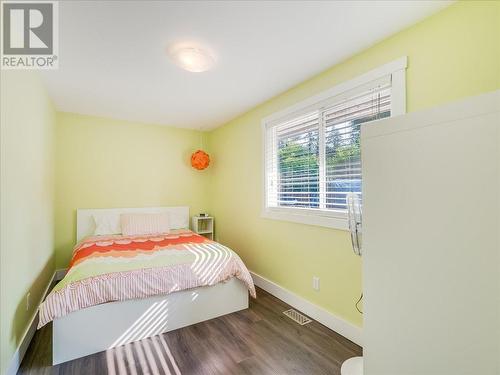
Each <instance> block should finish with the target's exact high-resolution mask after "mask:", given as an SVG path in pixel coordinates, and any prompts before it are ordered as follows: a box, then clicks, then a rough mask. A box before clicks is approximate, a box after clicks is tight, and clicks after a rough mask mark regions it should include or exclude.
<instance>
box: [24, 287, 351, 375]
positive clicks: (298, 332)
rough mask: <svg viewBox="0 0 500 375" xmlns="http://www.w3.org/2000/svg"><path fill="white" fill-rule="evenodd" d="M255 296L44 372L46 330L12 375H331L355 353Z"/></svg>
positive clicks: (263, 295) (273, 301)
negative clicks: (227, 310) (229, 310)
mask: <svg viewBox="0 0 500 375" xmlns="http://www.w3.org/2000/svg"><path fill="white" fill-rule="evenodd" d="M289 308H290V307H289V306H288V305H287V304H285V303H284V302H282V301H280V300H279V299H277V298H275V297H273V296H272V295H270V294H268V293H267V292H265V291H263V290H262V289H258V290H257V299H256V300H254V299H251V300H250V308H249V309H247V310H244V311H240V312H237V313H233V314H229V315H226V316H223V317H220V318H217V319H212V320H209V321H207V322H203V323H198V324H195V325H192V326H190V327H185V328H181V329H178V330H175V331H172V332H168V333H165V334H163V335H160V336H155V337H152V338H148V339H145V340H141V341H137V342H134V343H131V344H127V345H124V346H121V347H118V348H115V349H111V350H108V351H106V352H101V353H97V354H93V355H90V356H87V357H84V358H80V359H76V360H74V361H70V362H66V363H63V364H61V365H58V366H51V365H50V363H51V359H52V326H51V324H49V325H47V326H45V327H44V328H42V329H41V330H39V331H37V333H36V334H35V337H34V339H33V341H32V342H31V345H30V347H29V349H28V352H27V353H26V356H25V358H24V360H23V362H22V364H21V368H20V370H19V372H18V374H25V375H28V374H29V375H42V374H43V375H45V374H58V375H62V374H64V375H66V374H68V375H70V374H71V375H73V374H75V375H76V374H85V375H86V374H92V375H93V374H95V375H100V374H103V375H108V374H109V375H125V374H127V375H128V374H131V375H141V374H172V375H179V374H183V375H195V374H196V375H198V374H199V375H201V374H203V375H210V374H259V375H260V374H280V375H281V374H283V375H285V374H286V375H289V374H307V375H320V374H329V375H336V374H337V375H338V374H340V366H341V364H342V362H343V361H344V360H345V359H347V358H350V357H353V356H356V355H361V348H360V347H359V346H358V345H356V344H354V343H352V342H351V341H349V340H347V339H345V338H344V337H342V336H340V335H339V334H337V333H335V332H333V331H331V330H329V329H328V328H326V327H324V326H323V325H321V324H319V323H317V322H314V321H313V322H312V323H309V324H307V325H305V326H300V325H298V324H297V323H295V322H294V321H292V320H291V319H289V318H287V317H286V316H285V315H283V311H285V310H287V309H289Z"/></svg>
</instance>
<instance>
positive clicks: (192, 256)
mask: <svg viewBox="0 0 500 375" xmlns="http://www.w3.org/2000/svg"><path fill="white" fill-rule="evenodd" d="M232 277H237V278H238V279H240V280H241V281H242V282H243V283H244V284H245V285H246V286H247V288H248V290H249V291H250V294H251V295H252V297H255V287H254V285H253V281H252V277H251V276H250V273H249V272H248V270H247V268H246V267H245V265H244V264H243V262H242V261H241V259H240V258H239V256H238V255H237V254H236V253H235V252H234V251H232V250H231V249H229V248H227V247H226V246H223V245H221V244H219V243H217V242H214V241H211V240H209V239H207V238H205V237H203V236H200V235H198V234H195V233H193V232H191V231H189V230H174V231H171V232H170V233H169V234H163V235H149V236H122V235H114V236H96V237H89V238H87V239H85V240H83V241H82V242H80V243H79V244H78V245H76V247H75V249H74V251H73V258H72V259H71V263H70V266H69V270H68V272H67V273H66V276H65V277H64V279H63V280H61V282H59V283H58V284H57V285H56V286H55V287H54V289H53V290H52V291H51V292H50V294H49V295H48V296H47V298H46V299H45V301H44V302H43V303H42V304H41V306H40V320H39V323H38V328H40V327H43V326H44V325H45V324H47V323H48V322H50V321H52V320H54V319H55V318H59V317H62V316H64V315H66V314H69V313H71V312H73V311H76V310H80V309H84V308H87V307H90V306H95V305H98V304H101V303H106V302H111V301H123V300H128V299H135V298H145V297H150V296H154V295H161V294H168V293H172V292H176V291H180V290H185V289H190V288H196V287H200V286H209V285H214V284H217V283H219V282H222V281H227V280H229V279H230V278H232Z"/></svg>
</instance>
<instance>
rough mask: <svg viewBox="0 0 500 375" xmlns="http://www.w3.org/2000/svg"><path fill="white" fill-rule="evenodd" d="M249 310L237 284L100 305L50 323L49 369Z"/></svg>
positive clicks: (243, 288) (245, 295) (244, 292)
mask: <svg viewBox="0 0 500 375" xmlns="http://www.w3.org/2000/svg"><path fill="white" fill-rule="evenodd" d="M246 308H248V290H247V287H246V286H245V285H244V284H243V283H242V282H241V281H240V280H238V279H236V278H232V279H231V280H229V281H228V282H226V283H219V284H216V285H214V286H206V287H200V288H195V289H189V290H183V291H180V292H175V293H171V294H168V295H162V296H154V297H149V298H143V299H134V300H127V301H117V302H109V303H103V304H101V305H96V306H92V307H88V308H86V309H82V310H78V311H75V312H72V313H70V314H68V315H66V316H63V317H61V318H57V319H54V323H53V332H52V334H53V344H52V364H53V365H57V364H59V363H62V362H66V361H70V360H72V359H76V358H80V357H84V356H86V355H89V354H93V353H97V352H101V351H104V350H107V349H111V348H114V347H117V346H120V345H124V344H127V343H129V342H133V341H137V340H142V339H144V338H147V337H151V336H155V335H158V334H160V333H163V332H169V331H172V330H174V329H178V328H182V327H186V326H189V325H191V324H195V323H199V322H203V321H205V320H208V319H213V318H216V317H218V316H222V315H226V314H229V313H232V312H235V311H239V310H243V309H246Z"/></svg>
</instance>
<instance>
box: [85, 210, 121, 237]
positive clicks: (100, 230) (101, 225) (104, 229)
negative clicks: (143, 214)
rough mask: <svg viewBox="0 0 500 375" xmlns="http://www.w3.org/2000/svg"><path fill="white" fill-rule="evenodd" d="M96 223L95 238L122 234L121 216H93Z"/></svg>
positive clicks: (111, 214) (104, 214) (105, 214)
mask: <svg viewBox="0 0 500 375" xmlns="http://www.w3.org/2000/svg"><path fill="white" fill-rule="evenodd" d="M92 216H93V218H94V222H95V230H94V235H95V236H104V235H108V234H120V233H121V232H122V227H121V225H120V215H119V214H113V213H102V214H94V215H92Z"/></svg>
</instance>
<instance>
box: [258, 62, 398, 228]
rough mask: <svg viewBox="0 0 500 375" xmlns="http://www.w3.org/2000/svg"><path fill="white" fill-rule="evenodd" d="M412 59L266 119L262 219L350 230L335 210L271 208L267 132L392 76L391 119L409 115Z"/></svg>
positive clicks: (263, 126)
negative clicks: (408, 84) (408, 80)
mask: <svg viewBox="0 0 500 375" xmlns="http://www.w3.org/2000/svg"><path fill="white" fill-rule="evenodd" d="M407 66H408V58H407V57H406V56H403V57H401V58H399V59H396V60H394V61H391V62H389V63H387V64H384V65H382V66H380V67H378V68H376V69H373V70H371V71H369V72H367V73H364V74H362V75H360V76H358V77H356V78H353V79H351V80H348V81H345V82H342V83H340V84H338V85H336V86H334V87H332V88H331V89H328V90H326V91H323V92H321V93H319V94H317V95H314V96H312V97H309V98H307V99H305V100H303V101H301V102H299V103H296V104H294V105H292V106H291V107H288V108H285V109H283V110H281V111H278V112H276V113H273V114H272V115H269V116H267V117H265V118H263V119H262V121H261V130H262V211H261V217H263V218H267V219H273V220H280V221H290V222H294V223H302V224H308V225H317V226H321V227H327V228H334V229H340V230H348V229H349V228H348V224H347V213H346V212H345V211H340V210H339V211H335V210H316V209H308V208H293V207H286V208H284V207H267V196H266V194H267V186H268V181H267V174H266V150H267V137H266V135H267V129H268V128H269V127H272V126H274V125H276V124H277V123H281V122H283V121H286V120H287V119H289V118H292V117H295V116H299V115H300V114H301V113H304V112H306V111H311V110H315V109H318V110H319V109H320V108H322V107H324V106H325V103H326V102H327V103H328V104H329V105H331V104H333V103H336V102H340V101H342V100H344V99H346V98H348V97H350V96H352V95H353V91H356V90H357V89H360V90H361V89H364V88H365V87H366V89H369V88H370V86H373V84H374V83H375V81H378V80H380V79H383V78H384V77H387V76H389V75H390V76H391V117H394V116H399V115H403V114H405V113H406V67H407Z"/></svg>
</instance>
